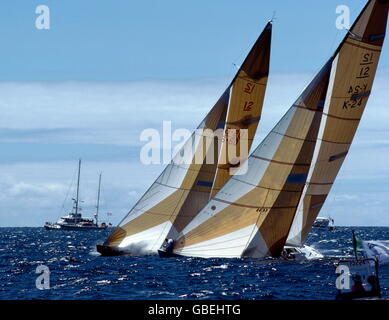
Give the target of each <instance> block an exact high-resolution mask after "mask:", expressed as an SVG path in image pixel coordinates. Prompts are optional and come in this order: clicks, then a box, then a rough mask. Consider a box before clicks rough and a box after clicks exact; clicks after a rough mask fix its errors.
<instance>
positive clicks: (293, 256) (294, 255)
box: [282, 245, 324, 261]
mask: <svg viewBox="0 0 389 320" xmlns="http://www.w3.org/2000/svg"><path fill="white" fill-rule="evenodd" d="M282 257H283V258H284V259H286V260H291V261H306V260H319V259H323V258H324V256H323V255H322V254H321V253H320V252H319V251H318V250H316V249H315V248H313V247H309V246H306V245H304V246H302V247H291V246H285V247H284V250H283V251H282Z"/></svg>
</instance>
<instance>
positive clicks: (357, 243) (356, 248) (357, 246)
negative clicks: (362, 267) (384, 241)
mask: <svg viewBox="0 0 389 320" xmlns="http://www.w3.org/2000/svg"><path fill="white" fill-rule="evenodd" d="M352 232H353V248H354V255H355V259H357V260H358V251H363V248H362V240H361V239H359V238H357V237H356V236H355V232H354V230H353V231H352Z"/></svg>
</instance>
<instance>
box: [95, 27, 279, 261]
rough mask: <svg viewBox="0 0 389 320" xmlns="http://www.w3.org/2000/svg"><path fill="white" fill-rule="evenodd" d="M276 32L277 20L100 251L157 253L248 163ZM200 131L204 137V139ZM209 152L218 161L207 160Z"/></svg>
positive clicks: (264, 33) (260, 110) (108, 252)
mask: <svg viewBox="0 0 389 320" xmlns="http://www.w3.org/2000/svg"><path fill="white" fill-rule="evenodd" d="M271 34H272V22H269V23H267V25H266V26H265V28H264V30H263V32H262V33H261V35H260V36H259V38H258V39H257V41H256V42H255V44H254V45H253V47H252V49H251V51H250V52H249V54H248V55H247V57H246V59H245V60H244V62H243V64H242V65H241V67H240V68H239V70H238V72H237V73H236V75H235V77H234V78H233V80H232V81H231V83H230V85H229V86H228V87H227V89H226V90H225V91H224V93H223V94H222V95H221V97H220V99H219V100H218V101H217V102H216V104H215V105H214V107H213V108H212V109H211V111H210V112H209V113H208V115H207V116H206V117H205V119H204V120H203V121H202V122H201V124H200V125H199V126H198V128H197V129H200V130H196V131H195V132H194V133H193V134H192V136H191V138H190V139H189V140H188V141H187V142H186V144H185V145H184V146H183V147H182V148H181V150H180V151H179V152H178V153H177V155H176V156H175V158H173V160H172V162H171V163H170V164H169V165H168V166H167V167H166V168H165V170H164V171H163V172H162V173H161V175H160V176H159V177H158V178H157V180H156V181H155V182H154V183H153V184H152V185H151V187H150V188H149V189H148V190H147V191H146V193H145V194H144V195H143V196H142V198H141V199H140V200H139V201H138V202H137V203H136V204H135V206H134V207H133V208H132V209H131V211H130V212H129V213H128V214H127V215H126V216H125V217H124V219H123V220H122V221H121V222H120V223H119V225H118V226H117V227H116V229H115V230H114V231H113V232H112V233H111V234H110V235H109V237H108V239H107V240H106V241H105V242H104V244H102V245H97V251H98V252H100V253H101V254H102V255H120V254H131V255H139V254H156V253H157V250H158V249H159V248H160V247H161V245H162V244H163V242H164V240H165V239H166V238H167V237H169V238H175V237H176V236H177V235H178V234H179V233H180V232H182V230H183V229H184V228H185V227H186V226H187V225H188V223H190V221H191V220H192V219H193V218H194V217H195V216H196V215H197V213H198V211H199V210H201V209H202V208H203V207H204V206H205V205H206V204H207V203H208V201H209V199H210V197H212V195H213V194H214V193H216V192H217V191H218V190H219V189H220V188H221V187H222V186H223V185H224V184H225V183H226V182H227V181H228V180H229V179H230V178H231V176H232V175H231V174H230V172H231V171H233V170H235V169H236V168H237V167H239V166H240V164H241V163H244V161H245V159H246V158H247V155H248V150H249V149H250V147H251V144H252V142H253V139H254V135H255V132H256V130H257V127H258V124H259V121H260V118H261V113H262V106H263V100H264V96H265V91H266V86H267V80H268V74H269V64H270V47H271ZM243 129H245V130H243ZM209 131H211V132H216V131H219V133H221V134H219V135H215V136H214V137H211V140H212V142H213V144H212V143H206V142H205V143H203V140H206V139H207V138H208V136H207V132H209ZM198 132H202V134H200V136H199V133H198ZM231 132H232V134H231ZM244 133H246V134H244ZM204 144H205V147H204ZM232 145H234V148H235V150H239V152H237V153H236V157H235V158H233V159H230V158H229V157H228V159H227V158H226V157H224V156H223V155H225V154H229V150H231V149H233V147H232ZM243 145H245V146H246V147H247V154H246V155H245V154H244V153H240V150H242V149H241V146H243ZM212 146H214V148H213V147H212ZM187 147H193V148H192V149H193V150H194V155H193V156H190V157H191V158H190V159H189V161H187V162H185V164H180V161H179V159H180V157H182V154H185V150H186V149H187ZM209 154H211V155H212V156H213V161H207V155H209ZM199 158H200V161H196V160H198V159H199Z"/></svg>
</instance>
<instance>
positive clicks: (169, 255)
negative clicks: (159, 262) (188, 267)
mask: <svg viewBox="0 0 389 320" xmlns="http://www.w3.org/2000/svg"><path fill="white" fill-rule="evenodd" d="M158 255H159V257H160V258H174V257H182V256H180V255H179V254H176V253H173V252H166V251H165V250H161V249H159V250H158Z"/></svg>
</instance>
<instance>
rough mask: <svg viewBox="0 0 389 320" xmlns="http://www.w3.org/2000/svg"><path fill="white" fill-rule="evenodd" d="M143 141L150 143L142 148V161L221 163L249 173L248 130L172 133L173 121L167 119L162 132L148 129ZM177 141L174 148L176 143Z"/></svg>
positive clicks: (240, 171)
mask: <svg viewBox="0 0 389 320" xmlns="http://www.w3.org/2000/svg"><path fill="white" fill-rule="evenodd" d="M139 138H140V141H141V142H146V143H145V145H144V146H143V147H142V149H141V151H140V161H141V162H142V163H143V164H145V165H150V164H161V163H163V164H169V163H171V162H173V163H174V164H176V165H190V164H198V165H202V164H204V163H205V164H216V163H217V164H218V165H221V166H223V165H225V166H226V167H228V169H229V173H230V174H231V175H233V174H237V175H243V174H245V173H246V172H247V167H248V166H247V161H246V159H247V157H248V152H249V147H248V130H247V129H228V130H224V129H217V130H215V131H213V130H211V129H208V128H206V129H204V128H199V129H196V130H195V132H194V133H191V132H190V131H189V130H187V129H176V130H174V131H173V132H172V124H171V121H163V124H162V135H161V134H160V132H159V131H158V130H156V129H151V128H149V129H145V130H143V131H142V132H141V134H140V137H139ZM174 143H177V144H176V146H175V147H174V148H173V147H172V145H173V144H174Z"/></svg>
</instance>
